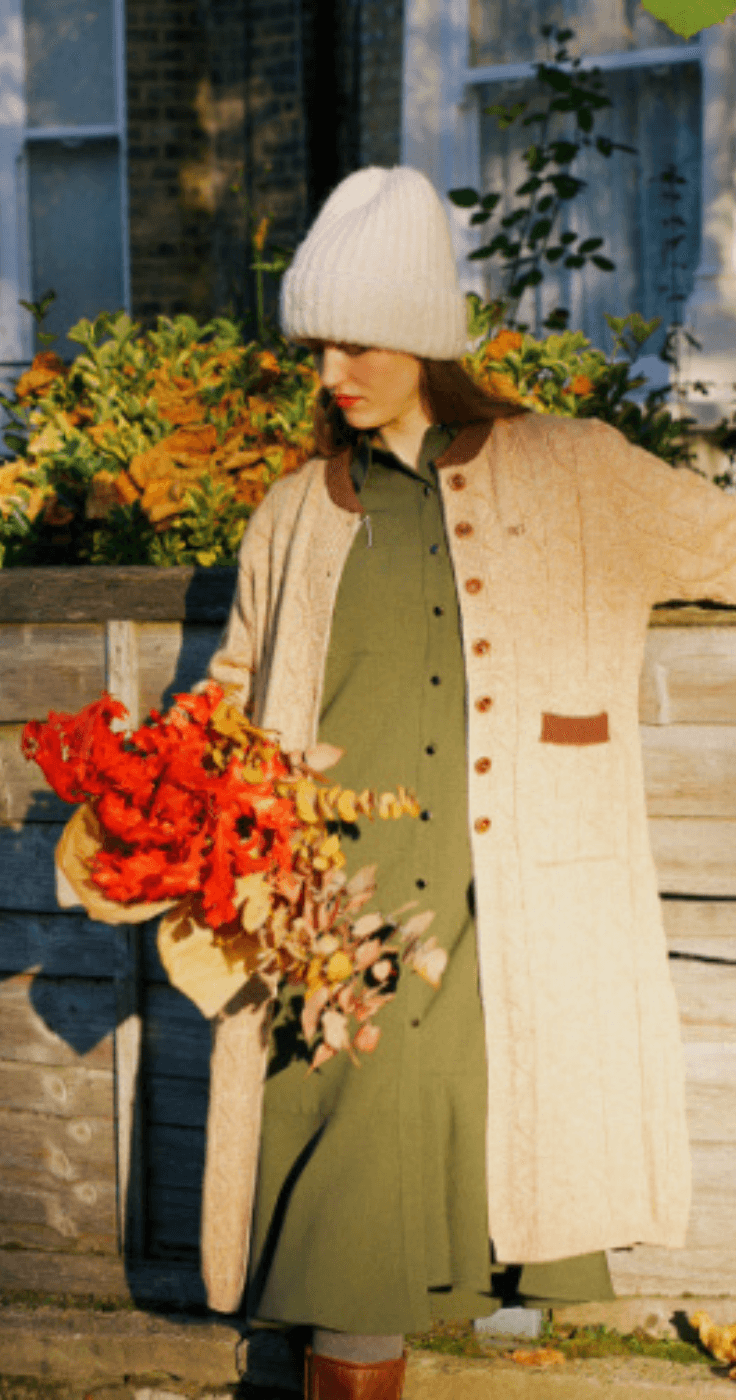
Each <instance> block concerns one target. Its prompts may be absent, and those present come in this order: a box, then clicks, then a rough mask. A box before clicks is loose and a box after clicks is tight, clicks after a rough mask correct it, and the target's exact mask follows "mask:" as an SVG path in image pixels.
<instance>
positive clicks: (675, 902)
mask: <svg viewBox="0 0 736 1400" xmlns="http://www.w3.org/2000/svg"><path fill="white" fill-rule="evenodd" d="M662 917H663V919H664V927H665V932H666V934H667V947H668V948H669V950H670V952H671V953H685V954H690V955H691V956H693V957H703V958H723V959H726V960H730V961H731V962H734V963H736V900H732V899H676V898H672V899H671V898H667V899H663V900H662Z"/></svg>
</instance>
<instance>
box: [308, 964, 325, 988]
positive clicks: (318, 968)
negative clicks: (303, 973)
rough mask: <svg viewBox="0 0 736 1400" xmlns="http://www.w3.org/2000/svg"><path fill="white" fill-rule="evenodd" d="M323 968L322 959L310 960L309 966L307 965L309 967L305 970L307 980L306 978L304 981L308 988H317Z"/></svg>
mask: <svg viewBox="0 0 736 1400" xmlns="http://www.w3.org/2000/svg"><path fill="white" fill-rule="evenodd" d="M323 967H324V958H312V960H311V962H310V964H309V966H308V968H307V978H306V981H307V986H308V987H317V986H319V983H320V982H321V981H322V968H323Z"/></svg>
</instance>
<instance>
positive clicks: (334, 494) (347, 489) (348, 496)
mask: <svg viewBox="0 0 736 1400" xmlns="http://www.w3.org/2000/svg"><path fill="white" fill-rule="evenodd" d="M351 458H352V451H351V449H350V448H349V447H344V448H343V450H342V452H338V454H337V456H336V457H328V459H327V462H326V463H325V484H326V486H327V490H328V492H329V496H330V500H332V501H333V502H334V504H335V505H336V506H340V509H341V510H349V511H351V512H352V513H353V515H362V513H363V508H362V506H361V504H360V501H359V499H358V496H357V495H356V491H355V487H354V486H353V482H352V478H351V476H350V462H351Z"/></svg>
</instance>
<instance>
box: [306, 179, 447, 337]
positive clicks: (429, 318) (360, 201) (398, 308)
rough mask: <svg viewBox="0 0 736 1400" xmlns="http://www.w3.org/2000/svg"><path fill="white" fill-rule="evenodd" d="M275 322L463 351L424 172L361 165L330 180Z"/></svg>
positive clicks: (320, 333)
mask: <svg viewBox="0 0 736 1400" xmlns="http://www.w3.org/2000/svg"><path fill="white" fill-rule="evenodd" d="M281 325H282V328H283V331H284V334H285V335H287V336H289V337H291V338H292V339H298V338H299V337H303V338H308V339H311V340H326V341H333V342H335V343H337V344H340V343H341V342H345V343H350V344H354V345H365V346H374V347H378V348H380V349H384V350H405V351H407V352H408V353H409V354H411V355H417V356H419V357H423V358H427V359H432V360H454V359H458V358H459V357H460V356H461V355H463V354H464V352H465V349H466V342H467V330H466V310H465V299H464V297H463V295H462V292H461V291H460V287H459V284H458V280H457V272H456V269H455V258H454V255H453V250H452V241H451V238H450V229H449V225H448V222H447V218H446V215H445V211H444V209H443V208H442V204H441V202H440V199H439V197H438V195H437V193H436V191H435V189H434V187H433V186H432V185H431V184H430V182H429V180H428V179H427V177H426V176H425V175H422V174H421V173H420V171H418V170H410V169H409V168H408V167H407V166H400V165H399V166H395V167H394V168H393V169H392V170H384V169H381V168H380V167H379V166H369V167H368V168H367V169H366V170H356V171H355V173H354V174H353V175H348V177H347V179H345V180H343V181H342V182H341V184H339V185H338V186H337V189H335V190H333V192H332V194H331V195H330V197H329V199H328V200H327V202H326V204H325V205H324V207H323V208H322V210H321V211H320V213H319V214H318V216H317V218H316V220H315V222H314V223H313V225H312V227H311V229H310V230H309V233H308V234H307V236H306V238H305V239H304V241H303V243H301V244H300V245H299V247H298V248H297V251H296V254H295V256H294V261H293V262H292V264H291V267H290V268H289V270H288V272H287V273H286V275H285V277H284V279H283V282H282V284H281Z"/></svg>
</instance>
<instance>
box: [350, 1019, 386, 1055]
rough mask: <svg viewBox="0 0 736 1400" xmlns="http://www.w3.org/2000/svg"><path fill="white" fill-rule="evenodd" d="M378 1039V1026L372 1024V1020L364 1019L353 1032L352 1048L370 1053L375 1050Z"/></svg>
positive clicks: (379, 1033)
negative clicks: (354, 1032)
mask: <svg viewBox="0 0 736 1400" xmlns="http://www.w3.org/2000/svg"><path fill="white" fill-rule="evenodd" d="M380 1039H381V1028H380V1026H374V1025H373V1023H372V1021H365V1022H364V1023H363V1025H362V1026H361V1027H360V1029H359V1030H358V1031H357V1032H356V1034H355V1037H354V1039H353V1049H354V1050H362V1051H363V1052H364V1054H366V1055H370V1054H371V1052H372V1051H373V1050H375V1048H376V1046H377V1044H378V1042H379V1040H380Z"/></svg>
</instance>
